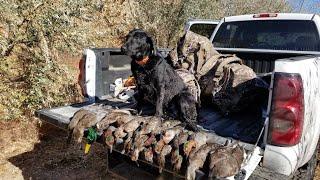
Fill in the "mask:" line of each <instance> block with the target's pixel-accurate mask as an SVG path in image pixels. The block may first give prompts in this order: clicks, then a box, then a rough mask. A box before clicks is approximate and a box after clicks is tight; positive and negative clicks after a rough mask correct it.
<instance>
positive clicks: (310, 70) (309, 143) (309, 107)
mask: <svg viewBox="0 0 320 180" xmlns="http://www.w3.org/2000/svg"><path fill="white" fill-rule="evenodd" d="M274 71H275V72H285V73H298V74H300V75H301V78H302V81H303V89H304V107H305V112H304V123H303V131H302V137H301V141H300V143H299V144H297V145H295V146H292V147H279V146H272V145H266V148H265V152H264V159H263V165H264V166H265V167H267V168H268V169H271V170H273V171H275V172H278V173H282V174H285V175H290V174H291V173H293V172H294V171H295V170H296V169H297V168H299V167H301V166H303V165H304V164H305V163H306V162H308V161H309V159H310V158H311V156H312V155H313V153H314V151H315V149H316V146H317V142H318V140H319V134H320V121H317V120H319V119H320V59H319V58H318V57H311V56H307V57H306V56H304V57H296V58H289V59H280V60H277V61H276V62H275V70H274ZM275 162H276V163H275Z"/></svg>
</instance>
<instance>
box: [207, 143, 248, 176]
mask: <svg viewBox="0 0 320 180" xmlns="http://www.w3.org/2000/svg"><path fill="white" fill-rule="evenodd" d="M243 160H244V150H243V148H242V147H240V146H239V145H237V146H236V147H221V148H218V149H217V150H215V151H214V152H212V154H211V155H210V166H209V167H210V171H209V177H215V178H226V177H230V176H234V175H236V174H237V173H238V172H239V171H240V168H241V164H242V162H243Z"/></svg>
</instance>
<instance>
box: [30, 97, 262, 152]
mask: <svg viewBox="0 0 320 180" xmlns="http://www.w3.org/2000/svg"><path fill="white" fill-rule="evenodd" d="M90 104H92V103H89V102H84V103H79V104H73V105H68V106H61V107H57V108H50V109H42V110H39V111H37V112H36V116H37V117H38V118H40V119H41V120H43V121H45V122H48V123H50V124H53V125H55V126H57V127H59V128H62V129H65V130H66V129H67V127H68V124H69V122H70V120H71V118H72V117H73V114H74V113H75V112H76V111H78V110H79V109H80V108H82V107H85V106H88V105H90ZM98 104H105V105H111V106H114V107H119V108H126V107H130V105H132V104H131V103H128V102H121V101H119V100H116V99H110V100H106V101H101V102H99V103H98ZM260 114H261V113H260V112H257V111H248V112H245V113H238V114H234V115H230V116H228V117H224V116H222V115H220V114H219V113H218V112H217V111H214V109H212V108H202V109H201V110H200V113H199V125H200V126H202V127H203V128H204V129H205V130H208V131H212V132H214V133H215V134H217V135H218V136H221V138H222V139H223V140H221V141H222V143H223V141H225V139H226V138H233V139H236V140H240V141H242V142H245V143H250V144H254V143H255V142H256V140H257V137H258V135H259V132H260V130H261V129H262V126H263V119H262V116H261V115H260ZM218 139H220V138H218ZM250 149H251V148H250Z"/></svg>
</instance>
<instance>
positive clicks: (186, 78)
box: [175, 69, 201, 104]
mask: <svg viewBox="0 0 320 180" xmlns="http://www.w3.org/2000/svg"><path fill="white" fill-rule="evenodd" d="M175 71H176V72H177V74H178V75H179V76H180V77H181V79H182V80H183V82H184V84H185V85H186V86H187V87H188V90H189V91H190V93H191V94H192V96H193V97H194V99H195V101H196V102H198V103H199V104H200V92H201V91H200V86H199V84H198V81H197V80H196V78H195V76H194V75H193V74H191V73H190V72H189V71H188V70H186V69H176V70H175Z"/></svg>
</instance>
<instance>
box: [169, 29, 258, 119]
mask: <svg viewBox="0 0 320 180" xmlns="http://www.w3.org/2000/svg"><path fill="white" fill-rule="evenodd" d="M169 60H170V61H171V64H172V65H173V66H174V67H175V68H177V69H180V68H182V69H186V70H188V71H189V72H190V73H192V74H194V75H195V78H196V79H197V81H198V83H199V85H200V89H201V97H202V98H201V99H203V101H208V99H209V101H210V103H213V104H214V105H216V106H217V107H218V109H220V110H221V111H222V112H223V113H228V112H235V111H239V110H240V109H241V107H245V106H239V102H241V100H243V99H246V98H245V97H244V95H245V94H247V92H248V91H252V88H255V85H254V84H255V83H251V81H252V80H254V79H255V78H256V74H255V72H254V71H253V70H252V69H251V68H250V67H248V66H245V65H244V64H243V63H242V60H241V59H240V58H238V57H236V56H235V55H232V54H220V53H218V52H217V51H216V50H215V49H214V47H213V45H212V43H211V41H210V40H209V39H208V38H206V37H204V36H201V35H198V34H196V33H193V32H191V31H188V32H187V33H186V34H185V35H184V36H183V37H182V38H181V39H180V40H179V42H178V44H177V46H176V47H175V48H174V49H173V50H172V51H171V52H170V53H169Z"/></svg>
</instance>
